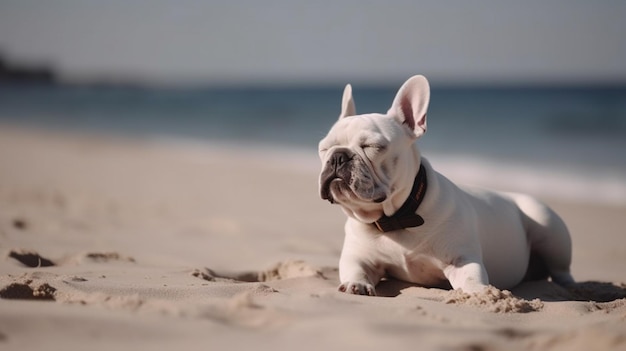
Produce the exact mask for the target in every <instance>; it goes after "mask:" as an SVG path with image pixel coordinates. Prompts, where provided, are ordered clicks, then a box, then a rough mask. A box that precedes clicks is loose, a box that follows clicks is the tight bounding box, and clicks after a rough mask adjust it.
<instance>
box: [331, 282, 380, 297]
mask: <svg viewBox="0 0 626 351" xmlns="http://www.w3.org/2000/svg"><path fill="white" fill-rule="evenodd" d="M337 290H339V291H341V292H345V293H348V294H354V295H369V296H376V289H374V286H373V285H372V284H367V283H357V282H345V283H342V284H341V285H339V288H338V289H337Z"/></svg>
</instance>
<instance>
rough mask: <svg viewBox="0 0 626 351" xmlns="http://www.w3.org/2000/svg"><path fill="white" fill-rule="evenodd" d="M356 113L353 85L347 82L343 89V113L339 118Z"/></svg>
mask: <svg viewBox="0 0 626 351" xmlns="http://www.w3.org/2000/svg"><path fill="white" fill-rule="evenodd" d="M354 115H356V107H354V100H353V99H352V85H350V84H347V85H346V87H345V88H344V89H343V97H342V98H341V114H340V115H339V119H342V118H344V117H349V116H354Z"/></svg>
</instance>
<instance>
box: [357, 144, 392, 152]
mask: <svg viewBox="0 0 626 351" xmlns="http://www.w3.org/2000/svg"><path fill="white" fill-rule="evenodd" d="M361 148H362V149H363V150H366V149H367V150H372V151H376V152H384V151H385V150H387V145H383V144H364V145H361Z"/></svg>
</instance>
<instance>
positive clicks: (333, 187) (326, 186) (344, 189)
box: [320, 176, 387, 204]
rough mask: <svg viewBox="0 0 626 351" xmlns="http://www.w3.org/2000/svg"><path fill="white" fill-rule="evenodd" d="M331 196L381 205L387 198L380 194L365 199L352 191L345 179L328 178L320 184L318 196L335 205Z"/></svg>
mask: <svg viewBox="0 0 626 351" xmlns="http://www.w3.org/2000/svg"><path fill="white" fill-rule="evenodd" d="M333 194H335V195H339V196H340V198H341V197H344V198H346V199H353V200H360V201H364V202H374V203H382V202H383V201H385V200H387V196H386V195H385V194H380V196H378V197H375V198H373V199H365V198H363V197H362V196H360V195H359V194H358V192H357V191H355V190H354V189H352V188H351V187H350V185H349V183H348V182H347V181H346V180H345V179H342V178H341V177H338V176H334V177H328V178H326V180H325V181H324V182H323V183H322V187H321V194H320V195H321V197H322V199H323V200H328V202H330V203H331V204H335V203H337V199H335V195H333Z"/></svg>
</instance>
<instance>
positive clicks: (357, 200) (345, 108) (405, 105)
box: [319, 76, 430, 223]
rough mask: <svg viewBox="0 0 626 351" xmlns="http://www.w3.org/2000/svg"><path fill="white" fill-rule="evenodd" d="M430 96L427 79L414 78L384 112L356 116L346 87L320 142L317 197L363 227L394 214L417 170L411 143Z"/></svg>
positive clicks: (423, 126) (418, 132) (416, 153)
mask: <svg viewBox="0 0 626 351" xmlns="http://www.w3.org/2000/svg"><path fill="white" fill-rule="evenodd" d="M429 98H430V88H429V86H428V81H427V80H426V78H425V77H424V76H413V77H411V78H410V79H409V80H407V81H406V82H405V83H404V84H403V85H402V87H401V88H400V90H398V93H397V94H396V97H395V99H394V100H393V103H392V105H391V108H390V109H389V111H387V113H386V114H379V113H372V114H364V115H356V109H355V105H354V100H353V99H352V87H351V86H350V85H349V84H348V85H346V88H345V89H344V92H343V99H342V104H341V114H340V115H339V120H338V121H337V122H336V123H335V124H334V125H333V127H332V128H331V129H330V131H329V132H328V135H327V136H326V137H325V138H324V139H322V140H321V141H320V143H319V156H320V159H321V161H322V172H321V174H320V180H319V185H320V195H321V197H322V199H324V200H328V201H330V202H331V203H337V204H339V205H341V207H342V209H343V210H344V211H345V212H346V214H347V215H349V216H351V217H353V218H355V219H357V220H360V221H362V222H366V223H371V222H374V221H376V220H377V219H378V218H380V217H381V216H382V215H383V214H386V215H391V214H393V213H394V212H395V211H396V210H397V209H398V208H399V207H400V206H401V205H402V203H403V202H404V201H405V200H406V198H407V197H408V194H409V192H410V190H411V186H412V185H413V180H414V178H415V175H416V174H417V171H418V169H419V165H420V154H419V151H418V149H417V147H415V146H414V144H415V143H414V142H415V140H417V138H419V137H420V136H422V135H423V134H424V133H425V132H426V111H427V109H428V102H429Z"/></svg>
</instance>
